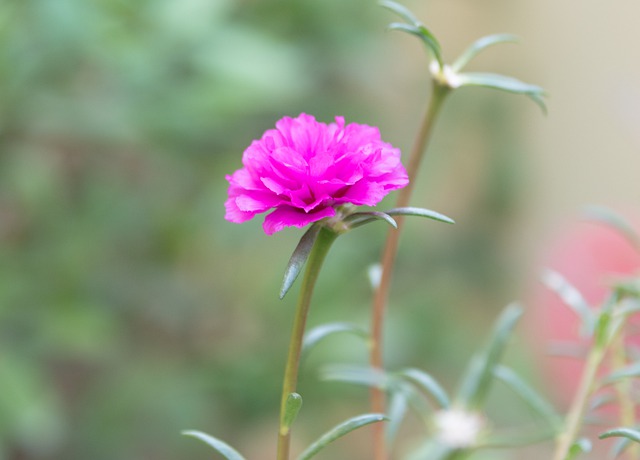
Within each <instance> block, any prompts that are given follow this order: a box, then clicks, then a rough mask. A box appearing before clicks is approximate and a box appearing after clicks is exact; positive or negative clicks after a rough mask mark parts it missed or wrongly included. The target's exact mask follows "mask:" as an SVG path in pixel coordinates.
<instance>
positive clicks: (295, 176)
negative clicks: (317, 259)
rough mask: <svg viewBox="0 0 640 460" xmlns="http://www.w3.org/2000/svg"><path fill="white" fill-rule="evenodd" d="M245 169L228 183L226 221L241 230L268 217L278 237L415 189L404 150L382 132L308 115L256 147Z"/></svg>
mask: <svg viewBox="0 0 640 460" xmlns="http://www.w3.org/2000/svg"><path fill="white" fill-rule="evenodd" d="M242 163H243V165H244V167H243V168H242V169H239V170H237V171H236V172H234V173H233V174H231V175H228V176H226V179H227V180H228V181H229V198H228V199H227V201H226V203H225V208H226V214H225V218H226V219H227V220H229V221H231V222H236V223H241V222H244V221H247V220H249V219H252V218H253V217H254V216H255V215H256V214H260V213H263V212H266V211H269V210H271V209H273V211H272V212H271V213H270V214H269V215H267V216H266V217H265V220H264V224H263V228H264V231H265V232H266V233H267V234H269V235H271V234H273V233H275V232H277V231H279V230H282V229H283V228H284V227H289V226H295V227H304V226H305V225H307V224H310V223H312V222H316V221H318V220H321V219H324V218H327V217H333V216H335V215H336V207H337V206H340V205H344V204H347V203H351V204H354V205H367V206H373V205H376V204H377V203H378V202H379V201H380V200H382V198H383V197H384V196H385V195H386V194H387V193H389V192H390V191H392V190H396V189H399V188H402V187H404V186H405V185H407V184H408V183H409V179H408V177H407V173H406V171H405V169H404V167H403V166H402V164H401V163H400V150H398V149H396V148H394V147H393V146H391V145H390V144H387V143H386V142H383V141H382V140H381V139H380V132H379V131H378V128H375V127H372V126H367V125H360V124H356V123H350V124H348V125H345V123H344V118H342V117H336V119H335V123H329V124H325V123H320V122H318V121H316V119H315V118H314V117H313V116H311V115H307V114H304V113H303V114H301V115H300V116H298V117H296V118H290V117H284V118H282V119H281V120H279V121H278V122H277V123H276V129H270V130H267V131H266V132H265V133H264V134H263V135H262V138H261V139H260V140H254V141H253V142H252V143H251V145H250V146H249V147H248V148H247V149H246V150H245V151H244V154H243V156H242Z"/></svg>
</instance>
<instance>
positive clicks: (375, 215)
mask: <svg viewBox="0 0 640 460" xmlns="http://www.w3.org/2000/svg"><path fill="white" fill-rule="evenodd" d="M376 220H384V221H385V222H386V223H388V224H389V225H391V226H392V227H393V228H396V229H397V228H398V224H397V223H396V221H395V220H394V219H393V217H391V216H390V215H389V214H387V213H384V212H379V211H366V212H354V213H353V214H350V215H349V216H348V217H346V218H345V219H344V222H346V223H348V224H349V227H351V228H356V227H360V226H361V225H364V224H368V223H370V222H373V221H376Z"/></svg>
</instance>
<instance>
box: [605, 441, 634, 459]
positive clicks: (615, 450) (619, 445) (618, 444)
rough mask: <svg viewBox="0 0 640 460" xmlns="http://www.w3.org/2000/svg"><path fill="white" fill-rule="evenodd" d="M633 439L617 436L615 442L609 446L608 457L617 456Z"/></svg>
mask: <svg viewBox="0 0 640 460" xmlns="http://www.w3.org/2000/svg"><path fill="white" fill-rule="evenodd" d="M632 442H633V441H631V440H630V439H629V438H623V437H619V438H618V439H616V441H615V443H614V444H613V445H612V446H611V453H610V454H609V458H618V457H619V456H620V455H622V453H623V452H624V451H625V450H626V449H627V448H628V447H629V446H630V445H631V443H632Z"/></svg>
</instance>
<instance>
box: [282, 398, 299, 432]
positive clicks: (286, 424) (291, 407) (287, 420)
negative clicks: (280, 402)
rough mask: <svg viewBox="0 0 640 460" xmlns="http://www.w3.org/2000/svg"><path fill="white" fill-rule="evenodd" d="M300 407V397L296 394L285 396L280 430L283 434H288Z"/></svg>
mask: <svg viewBox="0 0 640 460" xmlns="http://www.w3.org/2000/svg"><path fill="white" fill-rule="evenodd" d="M301 407H302V396H300V395H299V394H298V393H289V396H287V401H286V402H285V406H284V413H283V414H282V428H283V429H284V430H285V432H288V431H289V429H290V428H291V425H293V422H294V421H295V420H296V417H297V416H298V412H300V408H301Z"/></svg>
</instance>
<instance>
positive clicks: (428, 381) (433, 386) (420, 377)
mask: <svg viewBox="0 0 640 460" xmlns="http://www.w3.org/2000/svg"><path fill="white" fill-rule="evenodd" d="M397 375H398V376H399V377H401V378H403V379H405V380H407V381H409V382H411V383H413V384H414V385H416V386H417V387H418V388H420V389H421V390H423V391H424V392H425V393H427V394H428V395H429V396H431V397H432V398H433V399H435V401H436V402H437V403H438V406H440V408H442V409H447V408H448V407H449V406H450V405H451V401H450V400H449V396H448V395H447V392H446V391H445V390H444V388H442V386H440V384H439V383H438V382H437V381H436V380H435V379H434V378H433V377H431V375H429V374H427V373H426V372H424V371H422V370H420V369H405V370H402V371H400V372H398V374H397Z"/></svg>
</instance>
